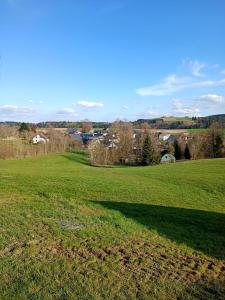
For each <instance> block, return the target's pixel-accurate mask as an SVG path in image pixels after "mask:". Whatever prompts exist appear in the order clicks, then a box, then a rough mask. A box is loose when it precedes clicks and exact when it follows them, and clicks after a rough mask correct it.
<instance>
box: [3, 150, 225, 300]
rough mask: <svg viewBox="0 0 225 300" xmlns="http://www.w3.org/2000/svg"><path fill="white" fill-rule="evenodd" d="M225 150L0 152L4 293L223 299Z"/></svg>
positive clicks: (7, 295) (36, 296)
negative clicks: (117, 155)
mask: <svg viewBox="0 0 225 300" xmlns="http://www.w3.org/2000/svg"><path fill="white" fill-rule="evenodd" d="M224 182H225V159H215V160H202V161H190V162H184V163H179V164H171V165H159V166H154V167H113V168H110V169H109V168H99V167H98V168H96V167H91V166H89V165H88V163H87V161H86V158H85V156H84V154H82V153H78V154H69V153H68V154H63V155H60V154H58V155H56V154H50V155H47V156H40V157H35V158H28V159H24V160H20V161H16V160H15V161H0V194H1V197H0V205H1V209H0V231H1V235H0V256H1V260H0V275H1V281H0V295H1V296H2V298H7V299H20V298H21V299H166V298H171V299H223V297H224V293H225V290H224V286H225V284H224V283H225V281H224V280H225V261H224V260H225V185H224Z"/></svg>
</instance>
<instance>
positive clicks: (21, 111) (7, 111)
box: [0, 104, 37, 117]
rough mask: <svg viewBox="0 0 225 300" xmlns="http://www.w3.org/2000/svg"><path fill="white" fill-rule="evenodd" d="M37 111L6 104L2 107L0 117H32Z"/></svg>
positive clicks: (0, 107)
mask: <svg viewBox="0 0 225 300" xmlns="http://www.w3.org/2000/svg"><path fill="white" fill-rule="evenodd" d="M36 112H37V111H36V109H33V108H30V107H25V106H24V107H19V106H18V105H13V104H6V105H1V106H0V115H3V116H6V117H7V116H9V117H11V116H19V115H31V114H34V113H36Z"/></svg>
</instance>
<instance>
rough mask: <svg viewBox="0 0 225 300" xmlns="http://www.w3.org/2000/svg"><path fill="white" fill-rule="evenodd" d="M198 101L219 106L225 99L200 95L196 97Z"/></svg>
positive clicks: (213, 95) (212, 95) (211, 95)
mask: <svg viewBox="0 0 225 300" xmlns="http://www.w3.org/2000/svg"><path fill="white" fill-rule="evenodd" d="M198 99H199V100H200V101H202V102H208V103H212V104H219V103H222V102H225V97H223V96H220V95H216V94H207V95H202V96H200V97H198Z"/></svg>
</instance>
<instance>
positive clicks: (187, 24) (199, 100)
mask: <svg viewBox="0 0 225 300" xmlns="http://www.w3.org/2000/svg"><path fill="white" fill-rule="evenodd" d="M224 37H225V1H224V0H204V1H203V0H197V1H196V0H188V1H180V0H171V1H168V0H158V1H151V0H146V1H144V0H63V1H62V0H0V121H5V120H19V121H32V122H37V121H47V120H74V121H76V120H83V119H90V120H93V121H113V120H115V119H117V118H120V119H127V120H135V119H138V118H153V117H158V116H162V115H176V116H185V115H189V116H205V115H210V114H217V113H225V39H224Z"/></svg>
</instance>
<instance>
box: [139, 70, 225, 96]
mask: <svg viewBox="0 0 225 300" xmlns="http://www.w3.org/2000/svg"><path fill="white" fill-rule="evenodd" d="M223 85H225V78H224V79H219V80H196V79H195V78H193V77H179V76H178V75H176V74H172V75H169V76H168V77H166V78H164V79H163V80H162V81H161V82H160V83H158V84H155V85H152V86H149V87H143V88H139V89H137V90H136V93H137V94H138V95H140V96H167V95H171V94H173V93H175V92H178V91H181V90H185V89H190V88H200V87H216V86H223Z"/></svg>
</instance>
